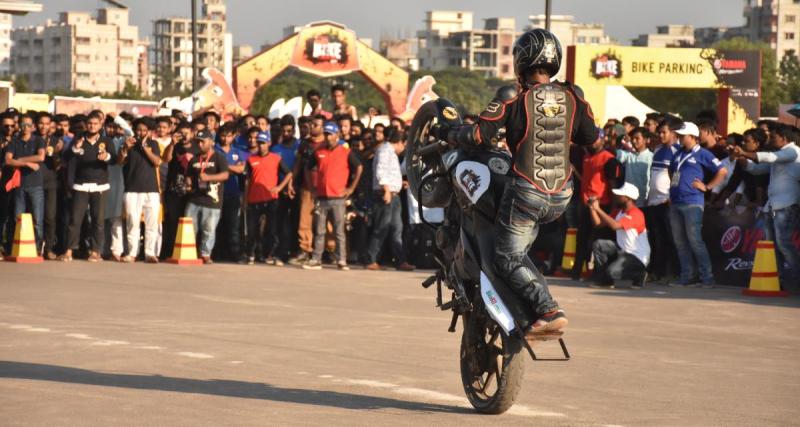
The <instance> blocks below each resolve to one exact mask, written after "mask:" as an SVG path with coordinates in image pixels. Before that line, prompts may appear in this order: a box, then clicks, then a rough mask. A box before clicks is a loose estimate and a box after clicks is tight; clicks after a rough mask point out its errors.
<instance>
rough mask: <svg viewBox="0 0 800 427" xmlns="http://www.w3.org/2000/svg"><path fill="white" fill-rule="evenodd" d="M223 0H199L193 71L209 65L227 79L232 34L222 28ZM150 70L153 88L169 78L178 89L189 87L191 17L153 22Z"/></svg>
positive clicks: (230, 61) (223, 26) (190, 80)
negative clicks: (195, 64)
mask: <svg viewBox="0 0 800 427" xmlns="http://www.w3.org/2000/svg"><path fill="white" fill-rule="evenodd" d="M225 14H226V6H225V2H224V1H223V0H203V8H202V13H201V14H200V16H199V18H198V19H197V71H198V74H199V73H200V72H202V70H203V69H204V68H207V67H213V68H217V69H218V70H220V71H222V72H223V73H224V74H225V76H226V77H227V78H228V79H230V77H231V72H232V68H233V37H232V36H231V34H230V33H228V32H227V28H226V15H225ZM150 59H151V61H150V72H151V74H152V75H153V81H154V84H155V86H156V90H159V89H161V88H162V86H163V85H164V84H165V83H166V82H165V81H164V80H165V79H167V78H169V79H171V80H173V83H174V85H175V86H176V87H177V88H178V89H179V90H190V89H191V86H192V63H193V60H192V20H191V19H190V18H185V17H173V18H164V19H158V20H156V21H155V22H154V23H153V40H152V42H151V58H150Z"/></svg>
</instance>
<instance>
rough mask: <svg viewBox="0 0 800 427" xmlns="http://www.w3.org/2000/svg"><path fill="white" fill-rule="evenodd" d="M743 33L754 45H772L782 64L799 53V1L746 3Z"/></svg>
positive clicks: (749, 0) (749, 1)
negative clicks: (762, 43)
mask: <svg viewBox="0 0 800 427" xmlns="http://www.w3.org/2000/svg"><path fill="white" fill-rule="evenodd" d="M744 17H745V25H744V27H743V28H742V29H743V32H744V33H745V34H746V35H747V36H748V38H749V39H750V40H752V41H761V42H765V43H769V46H770V47H771V48H772V49H774V50H775V54H776V56H777V58H778V60H779V61H780V60H781V59H782V58H783V57H784V56H785V55H787V54H789V55H795V56H796V55H798V53H800V1H798V0H745V6H744Z"/></svg>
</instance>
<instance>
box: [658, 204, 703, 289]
mask: <svg viewBox="0 0 800 427" xmlns="http://www.w3.org/2000/svg"><path fill="white" fill-rule="evenodd" d="M669 222H670V226H671V228H672V238H673V240H674V241H675V248H676V249H677V250H678V260H680V263H681V275H680V281H679V283H680V284H683V285H688V284H689V283H691V281H692V280H693V279H694V276H695V274H697V273H699V275H700V280H701V281H702V282H703V284H712V283H714V275H713V273H712V271H711V257H710V256H709V255H708V249H707V248H706V244H705V242H703V233H702V231H703V206H700V205H671V206H670V207H669Z"/></svg>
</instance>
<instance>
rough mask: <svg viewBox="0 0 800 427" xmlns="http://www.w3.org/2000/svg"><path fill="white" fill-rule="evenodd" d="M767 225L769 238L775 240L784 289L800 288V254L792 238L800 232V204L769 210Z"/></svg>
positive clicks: (795, 289)
mask: <svg viewBox="0 0 800 427" xmlns="http://www.w3.org/2000/svg"><path fill="white" fill-rule="evenodd" d="M765 223H766V224H765V225H766V228H767V230H769V232H768V233H767V236H768V237H767V239H768V240H774V241H775V247H776V248H777V249H778V250H777V251H776V254H775V255H776V256H777V259H778V261H779V262H778V271H779V272H780V275H781V284H782V285H783V287H784V289H787V286H786V285H787V284H788V285H790V287H788V289H789V290H792V291H797V290H798V289H799V288H800V254H798V251H797V246H796V245H795V243H794V240H793V239H792V234H793V233H795V232H800V205H796V204H795V205H791V206H789V207H786V208H783V209H779V210H776V211H772V212H771V215H770V213H769V212H768V213H767V215H766V221H765Z"/></svg>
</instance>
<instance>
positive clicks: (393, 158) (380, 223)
mask: <svg viewBox="0 0 800 427" xmlns="http://www.w3.org/2000/svg"><path fill="white" fill-rule="evenodd" d="M390 129H392V128H387V129H386V132H387V135H386V140H385V141H384V142H383V143H382V144H380V145H378V146H377V147H376V148H375V158H374V159H373V161H372V173H373V174H372V189H373V190H374V195H375V197H374V198H373V199H374V201H373V205H372V208H371V209H370V213H369V215H370V222H371V223H372V235H371V236H370V239H369V246H367V256H368V257H369V264H367V267H366V268H367V270H380V269H381V266H380V264H378V253H379V252H380V249H381V247H382V246H383V242H384V240H386V238H387V236H388V237H389V243H390V246H391V248H392V255H394V259H395V264H396V266H397V269H398V270H401V271H411V270H413V269H414V268H415V267H414V266H413V265H411V264H409V263H407V262H406V257H405V252H404V251H403V220H402V217H401V214H402V211H403V207H402V204H401V202H400V197H399V196H398V193H399V192H400V190H401V189H402V188H403V175H402V174H401V172H400V160H399V158H398V157H397V156H398V155H399V153H401V152H402V151H403V149H404V144H403V141H402V135H401V134H400V132H397V131H395V130H394V129H392V130H391V131H390ZM390 233H391V234H390Z"/></svg>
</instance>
